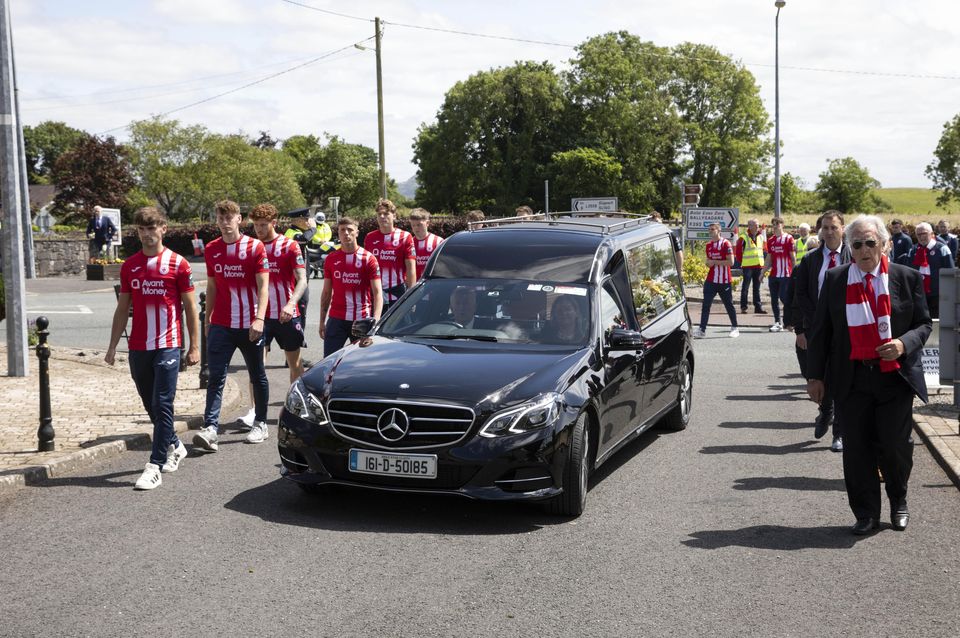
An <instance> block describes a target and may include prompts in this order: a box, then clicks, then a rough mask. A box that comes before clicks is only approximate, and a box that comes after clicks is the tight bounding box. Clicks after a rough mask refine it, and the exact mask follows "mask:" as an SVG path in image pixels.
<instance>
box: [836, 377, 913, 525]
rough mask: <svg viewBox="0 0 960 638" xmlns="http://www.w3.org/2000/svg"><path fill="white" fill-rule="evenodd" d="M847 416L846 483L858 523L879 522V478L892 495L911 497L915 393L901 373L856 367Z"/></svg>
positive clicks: (844, 404) (845, 403)
mask: <svg viewBox="0 0 960 638" xmlns="http://www.w3.org/2000/svg"><path fill="white" fill-rule="evenodd" d="M838 407H840V408H841V409H842V411H843V415H844V436H843V479H844V482H845V483H846V486H847V500H848V501H849V502H850V509H851V510H853V515H854V516H855V517H856V518H868V517H872V518H876V519H879V518H880V477H879V476H878V475H877V465H878V464H879V466H880V470H881V471H882V472H883V478H884V481H885V483H884V485H885V486H886V491H887V496H888V497H889V498H890V500H892V501H895V500H899V499H901V498H905V497H906V495H907V481H908V480H909V479H910V471H911V470H912V469H913V441H912V439H911V438H910V430H911V426H912V422H913V419H912V413H913V390H911V389H910V386H909V385H907V382H906V381H905V380H904V379H903V377H901V376H900V374H899V373H897V372H886V373H884V372H881V371H880V367H879V366H865V365H863V364H860V363H854V375H853V387H852V388H851V389H850V394H849V395H847V397H845V398H844V399H843V401H842V402H841V405H840V406H838Z"/></svg>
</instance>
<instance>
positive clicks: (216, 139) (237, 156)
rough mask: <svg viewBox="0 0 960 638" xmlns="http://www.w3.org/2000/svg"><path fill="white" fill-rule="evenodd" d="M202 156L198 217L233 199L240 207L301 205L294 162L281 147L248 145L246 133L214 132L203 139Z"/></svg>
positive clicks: (196, 201) (288, 206)
mask: <svg viewBox="0 0 960 638" xmlns="http://www.w3.org/2000/svg"><path fill="white" fill-rule="evenodd" d="M203 146H204V151H205V158H204V160H203V161H202V162H201V163H200V166H199V167H198V180H197V181H198V185H199V187H200V189H199V192H198V194H197V197H196V199H195V202H194V204H195V210H197V217H198V218H200V219H202V218H203V216H204V213H207V214H208V215H210V216H212V215H213V205H214V204H215V203H216V202H217V201H219V200H221V199H232V200H234V201H236V202H237V203H238V204H240V206H241V208H243V209H250V208H253V207H254V206H256V205H257V204H261V203H271V204H273V205H274V206H276V207H277V209H278V210H280V211H284V210H291V209H293V208H299V207H302V206H303V204H304V200H303V194H302V193H301V192H300V187H299V186H298V185H297V180H296V171H297V166H296V163H295V162H294V161H293V160H292V159H291V158H290V157H288V156H286V155H284V154H283V153H281V152H280V151H275V150H272V149H260V148H257V147H255V146H251V145H250V143H249V140H248V139H247V138H246V136H244V135H242V134H238V135H216V134H212V135H209V136H207V138H206V140H204V145H203Z"/></svg>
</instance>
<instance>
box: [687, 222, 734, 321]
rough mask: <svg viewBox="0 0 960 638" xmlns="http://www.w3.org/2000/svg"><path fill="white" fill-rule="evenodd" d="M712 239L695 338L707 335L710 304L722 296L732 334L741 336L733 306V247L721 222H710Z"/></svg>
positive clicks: (709, 244) (707, 254)
mask: <svg viewBox="0 0 960 638" xmlns="http://www.w3.org/2000/svg"><path fill="white" fill-rule="evenodd" d="M709 228H710V241H708V242H707V247H706V260H705V261H706V263H707V265H708V266H710V272H709V273H707V278H706V280H704V282H703V307H702V308H701V310H700V326H699V327H698V328H697V329H696V330H695V331H694V332H693V336H694V338H695V339H702V338H703V337H705V336H706V335H707V321H708V320H709V319H710V306H712V305H713V298H714V297H716V296H717V295H719V296H720V301H722V302H723V307H724V308H726V309H727V316H728V317H730V336H731V337H733V338H737V337H739V336H740V329H739V328H738V327H737V311H736V310H735V309H734V307H733V288H732V287H731V285H730V267H731V266H733V247H732V246H731V245H730V242H729V241H727V240H726V239H724V238H723V237H721V236H720V224H710V227H709Z"/></svg>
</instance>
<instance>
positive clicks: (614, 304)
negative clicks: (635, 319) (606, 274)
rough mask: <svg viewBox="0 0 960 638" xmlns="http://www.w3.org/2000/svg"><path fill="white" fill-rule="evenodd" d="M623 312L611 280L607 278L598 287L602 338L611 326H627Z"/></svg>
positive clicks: (606, 334)
mask: <svg viewBox="0 0 960 638" xmlns="http://www.w3.org/2000/svg"><path fill="white" fill-rule="evenodd" d="M625 314H626V313H625V312H624V310H623V307H622V306H621V305H620V301H619V299H618V298H617V291H616V289H615V288H614V286H613V282H612V281H610V280H609V279H608V280H607V281H605V282H604V283H603V287H602V288H601V289H600V331H601V334H602V335H603V338H604V339H607V338H608V337H609V336H610V330H612V329H613V328H626V327H627V322H626V320H625V318H624V315H625Z"/></svg>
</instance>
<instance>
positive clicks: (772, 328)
mask: <svg viewBox="0 0 960 638" xmlns="http://www.w3.org/2000/svg"><path fill="white" fill-rule="evenodd" d="M781 330H783V326H782V325H780V322H779V321H775V322H774V323H773V325H772V326H770V332H780V331H781Z"/></svg>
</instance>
